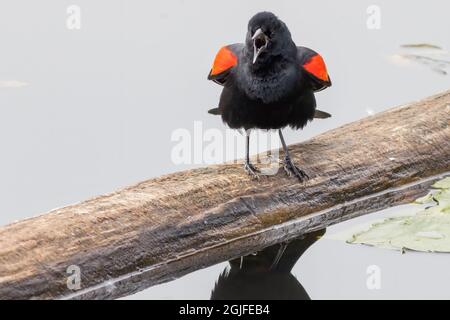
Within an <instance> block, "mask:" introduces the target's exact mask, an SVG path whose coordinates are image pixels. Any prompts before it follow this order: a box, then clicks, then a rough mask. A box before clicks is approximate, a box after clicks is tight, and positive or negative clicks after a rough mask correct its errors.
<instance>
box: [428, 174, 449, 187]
mask: <svg viewBox="0 0 450 320" xmlns="http://www.w3.org/2000/svg"><path fill="white" fill-rule="evenodd" d="M432 187H433V188H436V189H450V177H447V178H445V179H442V180H439V181H438V182H436V183H435V184H433V185H432Z"/></svg>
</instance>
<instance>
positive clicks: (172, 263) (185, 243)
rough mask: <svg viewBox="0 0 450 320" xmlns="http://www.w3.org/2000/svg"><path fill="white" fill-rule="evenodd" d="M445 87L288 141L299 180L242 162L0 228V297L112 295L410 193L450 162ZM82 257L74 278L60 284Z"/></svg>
mask: <svg viewBox="0 0 450 320" xmlns="http://www.w3.org/2000/svg"><path fill="white" fill-rule="evenodd" d="M449 122H450V91H449V92H445V93H442V94H440V95H437V96H434V97H431V98H429V99H427V100H424V101H421V102H417V103H413V104H410V105H407V106H403V107H398V108H395V109H392V110H390V111H387V112H383V113H381V114H378V115H375V116H372V117H369V118H366V119H363V120H361V121H357V122H354V123H351V124H348V125H345V126H343V127H340V128H338V129H335V130H332V131H330V132H327V133H325V134H322V135H320V136H318V137H316V138H314V139H311V140H309V141H307V142H305V143H301V144H297V145H293V146H291V150H292V155H293V157H294V160H295V161H296V162H297V164H299V165H300V166H301V167H302V168H303V169H305V171H306V172H308V174H309V175H310V177H311V179H310V180H309V181H308V182H307V183H304V184H302V183H298V181H297V180H295V179H293V178H288V177H286V176H285V174H284V172H281V171H283V170H280V172H279V174H278V175H276V176H271V177H264V178H263V179H261V180H260V181H258V182H257V181H254V180H252V179H250V178H249V177H248V176H247V175H245V173H244V171H243V170H242V167H241V165H239V164H226V165H218V166H211V167H207V168H201V169H195V170H189V171H185V172H179V173H176V174H170V175H166V176H163V177H160V178H156V179H151V180H148V181H145V182H142V183H139V184H137V185H135V186H132V187H128V188H125V189H123V190H120V191H117V192H114V193H112V194H109V195H104V196H99V197H96V198H93V199H90V200H87V201H84V202H82V203H79V204H75V205H71V206H67V207H64V208H61V209H57V210H53V211H51V212H49V213H46V214H44V215H41V216H38V217H35V218H31V219H27V220H24V221H20V222H17V223H14V224H11V225H8V226H5V227H2V228H0V298H2V299H7V298H116V297H120V296H123V295H127V294H130V293H133V292H136V291H139V290H142V289H144V288H146V287H148V286H151V285H154V284H156V283H160V282H164V281H168V280H170V279H173V278H174V277H178V276H180V275H183V274H185V273H187V272H190V271H193V270H195V269H199V268H202V267H205V266H208V265H211V264H214V263H217V262H219V261H224V260H228V259H230V258H234V257H237V256H240V255H243V254H247V253H250V252H252V251H255V250H258V249H261V248H263V247H265V246H268V245H271V244H274V243H276V242H280V241H283V240H286V239H289V238H292V237H294V236H298V235H299V234H300V233H303V232H307V231H312V230H317V229H320V228H323V227H325V226H327V225H330V224H333V223H336V222H339V221H342V220H345V219H349V218H352V217H355V216H357V215H362V214H366V213H369V212H371V211H374V210H377V209H381V208H384V207H387V206H391V205H393V204H397V203H402V202H405V201H410V200H411V199H412V198H413V197H415V196H418V195H419V194H422V193H423V192H424V190H425V189H426V188H428V187H429V185H430V184H431V183H432V181H433V180H434V179H435V178H436V176H437V175H439V174H442V173H445V172H449V171H450V125H449V124H450V123H449ZM71 265H77V266H79V267H80V269H81V274H82V279H81V290H75V291H74V290H69V289H68V288H67V285H66V281H67V277H68V274H67V272H66V270H67V268H68V266H71Z"/></svg>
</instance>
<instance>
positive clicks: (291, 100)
mask: <svg viewBox="0 0 450 320" xmlns="http://www.w3.org/2000/svg"><path fill="white" fill-rule="evenodd" d="M208 79H209V80H213V81H214V82H216V83H218V84H220V85H222V86H223V87H224V88H223V91H222V95H221V97H220V102H219V107H218V108H215V109H211V110H209V113H211V114H216V115H219V114H220V115H221V116H222V119H223V121H224V122H225V123H226V124H227V125H228V126H229V127H230V128H233V129H244V130H245V131H246V158H245V165H244V168H245V170H246V171H247V172H248V173H249V174H250V175H252V176H254V177H258V172H259V170H258V169H256V168H255V167H254V166H253V165H252V164H251V163H250V159H249V142H250V130H251V129H268V130H269V129H278V132H279V135H280V139H281V143H282V145H283V149H284V151H285V158H284V168H285V170H286V172H287V173H288V174H289V175H294V176H296V177H298V178H299V179H300V180H303V179H306V178H308V176H307V175H306V173H305V172H304V171H302V170H300V169H299V168H297V167H296V166H295V165H294V164H293V163H292V160H291V158H290V155H289V151H288V148H287V146H286V143H285V141H284V138H283V134H282V132H281V129H282V128H284V127H286V126H290V127H292V128H294V129H301V128H303V127H304V126H305V125H306V123H307V122H308V121H311V120H312V119H313V118H322V119H323V118H328V117H330V116H331V115H330V114H328V113H326V112H323V111H319V110H316V100H315V97H314V92H317V91H320V90H323V89H325V88H327V87H329V86H331V80H330V77H329V76H328V72H327V68H326V66H325V62H324V60H323V59H322V57H321V56H320V55H319V54H318V53H317V52H315V51H313V50H311V49H308V48H306V47H297V46H296V45H295V43H294V41H293V40H292V37H291V33H290V32H289V29H288V28H287V26H286V24H284V22H282V21H281V20H280V19H278V18H277V17H276V16H275V15H274V14H273V13H270V12H260V13H258V14H256V15H255V16H254V17H253V18H251V19H250V21H249V23H248V32H247V37H246V40H245V43H236V44H232V45H228V46H224V47H222V48H221V49H220V50H219V52H218V53H217V55H216V57H215V60H214V63H213V66H212V69H211V71H210V73H209V75H208Z"/></svg>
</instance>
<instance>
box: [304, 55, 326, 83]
mask: <svg viewBox="0 0 450 320" xmlns="http://www.w3.org/2000/svg"><path fill="white" fill-rule="evenodd" d="M303 68H305V70H306V71H308V72H309V73H311V74H312V75H314V76H315V77H316V78H318V79H320V80H323V81H327V82H328V81H330V77H329V76H328V72H327V66H326V65H325V61H323V58H322V57H321V55H320V54H316V55H315V56H312V57H311V59H309V60H308V62H306V63H305V64H304V65H303Z"/></svg>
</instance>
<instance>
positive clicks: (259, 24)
mask: <svg viewBox="0 0 450 320" xmlns="http://www.w3.org/2000/svg"><path fill="white" fill-rule="evenodd" d="M246 49H247V50H246V51H247V57H248V58H250V60H251V63H252V65H253V67H254V68H258V67H261V66H264V65H267V64H268V63H270V62H271V61H273V60H274V59H275V58H279V57H281V58H283V57H286V58H289V57H292V56H294V57H295V54H296V47H295V44H294V42H293V41H292V38H291V33H290V32H289V29H288V28H287V26H286V24H285V23H284V22H283V21H281V20H280V19H278V17H277V16H275V15H274V14H273V13H271V12H260V13H257V14H256V15H255V16H253V18H251V19H250V21H249V23H248V32H247V37H246Z"/></svg>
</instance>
